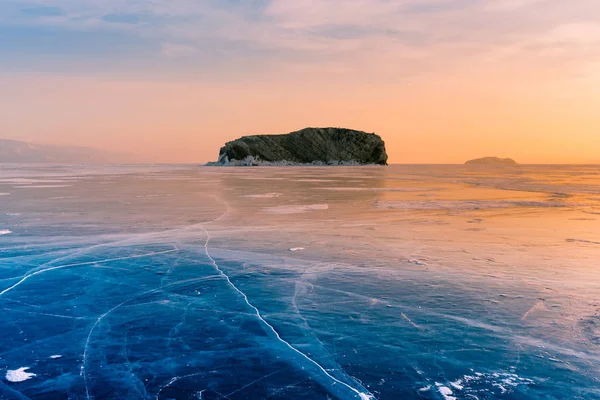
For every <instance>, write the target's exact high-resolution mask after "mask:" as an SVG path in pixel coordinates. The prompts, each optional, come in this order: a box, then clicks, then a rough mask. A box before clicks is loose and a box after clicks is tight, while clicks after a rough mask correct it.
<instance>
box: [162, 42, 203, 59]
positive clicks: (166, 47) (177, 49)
mask: <svg viewBox="0 0 600 400" xmlns="http://www.w3.org/2000/svg"><path fill="white" fill-rule="evenodd" d="M161 50H162V54H163V55H165V56H167V57H173V58H179V57H188V56H193V55H196V54H197V53H198V49H196V48H195V47H193V46H190V45H185V44H177V43H163V44H162V46H161Z"/></svg>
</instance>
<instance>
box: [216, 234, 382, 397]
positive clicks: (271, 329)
mask: <svg viewBox="0 0 600 400" xmlns="http://www.w3.org/2000/svg"><path fill="white" fill-rule="evenodd" d="M204 232H205V233H206V242H205V243H204V252H205V254H206V256H207V257H208V259H209V260H210V262H211V263H212V265H213V267H214V268H215V270H216V271H217V272H218V273H219V275H221V276H222V277H223V278H225V280H226V281H227V283H228V284H229V286H231V287H232V288H233V289H234V290H235V291H236V292H238V293H239V294H240V295H241V296H242V297H243V298H244V301H245V302H246V304H247V305H248V306H249V307H250V308H252V309H253V310H254V313H255V316H256V318H258V320H259V321H261V322H262V323H263V324H264V325H265V326H266V327H267V328H268V329H269V330H270V331H272V332H273V334H274V335H275V337H276V338H277V340H279V341H280V342H281V343H283V344H284V345H285V346H286V347H288V348H289V349H290V350H292V351H294V352H295V353H297V354H299V355H300V356H302V357H303V358H305V359H306V360H307V361H309V362H310V363H312V364H314V365H315V366H316V367H317V368H318V369H319V370H321V372H323V374H325V376H327V377H328V378H329V379H331V380H332V381H333V383H334V384H336V383H339V384H341V385H343V386H344V387H346V388H348V389H349V390H351V391H352V392H354V393H355V394H356V395H357V396H358V397H359V398H360V399H361V400H375V396H373V395H372V394H371V393H368V392H367V393H364V392H361V391H360V390H358V389H356V388H354V387H352V386H350V385H348V384H347V383H345V382H343V381H341V380H339V379H337V378H336V377H334V376H333V375H331V374H330V373H329V372H327V370H326V369H325V368H323V367H322V366H321V365H320V364H319V363H318V362H316V361H315V360H313V359H312V358H310V357H309V356H307V355H306V354H304V353H303V352H301V351H300V350H298V349H297V348H295V347H294V346H292V345H291V344H290V343H289V342H287V341H286V340H285V339H283V338H282V337H281V336H280V335H279V332H277V330H276V329H275V328H274V327H273V325H271V324H270V323H268V322H267V321H266V320H265V319H264V318H263V316H262V315H261V313H260V311H259V310H258V308H256V306H254V305H253V304H252V303H251V302H250V300H249V299H248V296H247V295H246V294H245V293H244V292H242V291H241V290H240V289H239V288H238V287H237V286H236V285H235V284H234V283H233V282H232V281H231V279H229V276H227V274H225V273H224V272H223V271H222V270H221V268H220V267H219V265H218V264H217V262H216V261H215V259H214V258H212V256H211V255H210V252H209V250H208V245H209V243H210V239H211V236H210V233H208V231H207V230H206V229H204Z"/></svg>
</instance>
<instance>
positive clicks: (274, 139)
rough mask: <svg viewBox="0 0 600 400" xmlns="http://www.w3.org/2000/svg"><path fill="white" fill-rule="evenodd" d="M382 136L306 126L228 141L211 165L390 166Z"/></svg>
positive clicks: (342, 129)
mask: <svg viewBox="0 0 600 400" xmlns="http://www.w3.org/2000/svg"><path fill="white" fill-rule="evenodd" d="M387 159H388V156H387V153H386V151H385V143H384V141H383V139H381V137H380V136H379V135H376V134H374V133H367V132H363V131H357V130H353V129H345V128H305V129H302V130H300V131H296V132H291V133H287V134H280V135H254V136H244V137H241V138H239V139H236V140H234V141H231V142H228V143H226V144H225V146H223V147H222V148H221V150H220V152H219V159H218V161H217V162H214V163H208V165H236V166H261V165H387Z"/></svg>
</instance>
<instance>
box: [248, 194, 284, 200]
mask: <svg viewBox="0 0 600 400" xmlns="http://www.w3.org/2000/svg"><path fill="white" fill-rule="evenodd" d="M280 196H282V193H263V194H247V195H245V196H244V197H248V198H250V199H273V198H275V197H280Z"/></svg>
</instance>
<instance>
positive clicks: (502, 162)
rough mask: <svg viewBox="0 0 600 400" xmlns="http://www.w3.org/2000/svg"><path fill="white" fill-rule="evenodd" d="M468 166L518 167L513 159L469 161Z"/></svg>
mask: <svg viewBox="0 0 600 400" xmlns="http://www.w3.org/2000/svg"><path fill="white" fill-rule="evenodd" d="M465 164H466V165H517V162H516V161H515V160H513V159H512V158H498V157H483V158H476V159H474V160H469V161H467V162H466V163H465Z"/></svg>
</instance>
